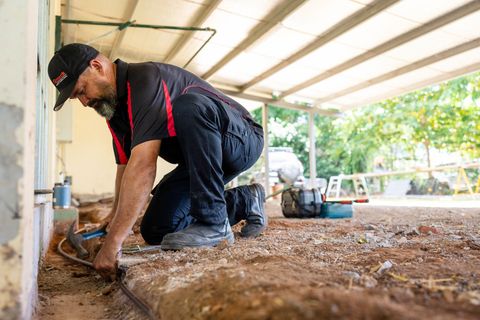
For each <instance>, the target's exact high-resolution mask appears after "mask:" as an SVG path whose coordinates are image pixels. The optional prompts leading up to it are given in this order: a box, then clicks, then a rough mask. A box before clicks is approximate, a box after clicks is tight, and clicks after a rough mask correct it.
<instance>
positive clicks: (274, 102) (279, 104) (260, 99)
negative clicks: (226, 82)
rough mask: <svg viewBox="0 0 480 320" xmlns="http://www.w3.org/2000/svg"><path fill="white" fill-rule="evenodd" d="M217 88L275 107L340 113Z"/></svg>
mask: <svg viewBox="0 0 480 320" xmlns="http://www.w3.org/2000/svg"><path fill="white" fill-rule="evenodd" d="M217 89H218V90H220V91H222V92H223V93H224V94H226V95H229V96H232V97H238V98H242V99H247V100H252V101H258V102H262V103H264V104H268V105H272V106H275V107H281V108H286V109H292V110H299V111H305V112H313V113H316V114H320V115H323V116H336V115H338V114H339V112H338V111H337V110H332V109H320V108H317V107H315V106H313V107H307V106H304V105H300V104H294V103H289V102H286V101H283V100H273V99H271V98H267V97H265V96H261V95H255V94H249V93H244V92H239V91H235V90H230V89H225V88H221V87H217Z"/></svg>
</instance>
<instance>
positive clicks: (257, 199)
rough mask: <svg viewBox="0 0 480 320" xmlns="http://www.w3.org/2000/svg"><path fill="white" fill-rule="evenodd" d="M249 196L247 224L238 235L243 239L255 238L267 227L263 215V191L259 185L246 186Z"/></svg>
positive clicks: (265, 218)
mask: <svg viewBox="0 0 480 320" xmlns="http://www.w3.org/2000/svg"><path fill="white" fill-rule="evenodd" d="M248 189H249V191H250V194H251V204H250V206H248V207H247V217H246V218H245V220H246V222H247V224H246V225H245V226H244V227H243V228H242V230H241V231H240V234H241V235H242V236H243V237H246V238H251V237H256V236H258V235H260V233H262V231H263V230H265V228H266V227H267V223H268V219H267V215H266V214H265V206H264V203H265V190H264V189H263V186H262V185H261V184H259V183H254V184H252V185H249V186H248Z"/></svg>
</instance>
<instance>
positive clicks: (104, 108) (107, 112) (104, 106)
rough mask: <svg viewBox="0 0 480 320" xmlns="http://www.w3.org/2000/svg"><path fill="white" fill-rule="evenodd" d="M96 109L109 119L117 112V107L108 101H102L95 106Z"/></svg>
mask: <svg viewBox="0 0 480 320" xmlns="http://www.w3.org/2000/svg"><path fill="white" fill-rule="evenodd" d="M95 111H97V113H98V114H99V115H101V116H102V117H104V118H106V119H107V120H111V119H112V118H113V115H114V114H115V108H114V107H112V106H111V105H110V104H109V103H108V102H106V101H102V102H100V105H99V106H98V107H97V108H95Z"/></svg>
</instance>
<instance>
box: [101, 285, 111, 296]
mask: <svg viewBox="0 0 480 320" xmlns="http://www.w3.org/2000/svg"><path fill="white" fill-rule="evenodd" d="M112 291H113V283H112V284H111V285H109V286H106V287H105V288H103V290H102V294H103V295H104V296H108V295H109V294H110V293H112Z"/></svg>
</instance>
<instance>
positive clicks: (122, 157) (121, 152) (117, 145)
mask: <svg viewBox="0 0 480 320" xmlns="http://www.w3.org/2000/svg"><path fill="white" fill-rule="evenodd" d="M107 126H108V129H110V132H111V133H112V137H113V142H114V143H115V148H116V149H117V153H118V157H119V158H120V159H119V160H120V164H127V162H128V158H127V155H126V154H125V151H124V150H123V147H122V145H121V144H120V141H119V140H118V138H117V135H116V134H115V132H114V131H113V129H112V127H111V126H110V122H109V121H107Z"/></svg>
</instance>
